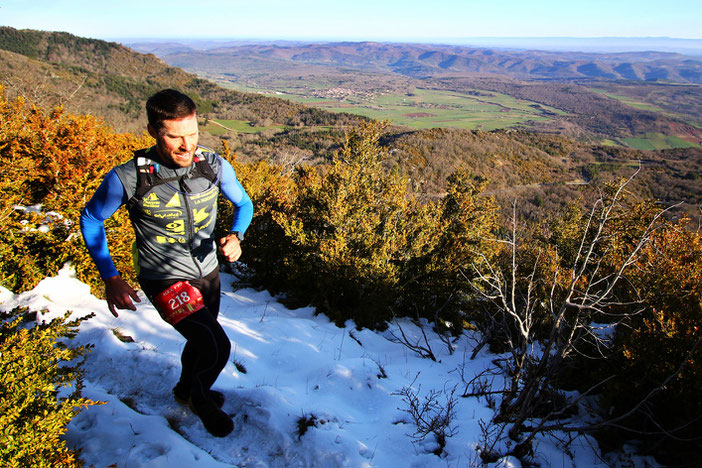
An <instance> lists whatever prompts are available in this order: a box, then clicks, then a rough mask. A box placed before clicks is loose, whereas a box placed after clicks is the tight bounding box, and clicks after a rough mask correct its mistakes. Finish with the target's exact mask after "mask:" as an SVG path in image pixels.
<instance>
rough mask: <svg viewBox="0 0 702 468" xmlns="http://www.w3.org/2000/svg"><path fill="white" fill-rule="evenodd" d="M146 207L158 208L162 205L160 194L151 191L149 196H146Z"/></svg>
mask: <svg viewBox="0 0 702 468" xmlns="http://www.w3.org/2000/svg"><path fill="white" fill-rule="evenodd" d="M143 206H144V208H158V207H160V206H161V200H159V199H158V195H156V194H155V193H153V192H151V193H150V194H149V195H148V196H146V197H145V198H144V205H143Z"/></svg>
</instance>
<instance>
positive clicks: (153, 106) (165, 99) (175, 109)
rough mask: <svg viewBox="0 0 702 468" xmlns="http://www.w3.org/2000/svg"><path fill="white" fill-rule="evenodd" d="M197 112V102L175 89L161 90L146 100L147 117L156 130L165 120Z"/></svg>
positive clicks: (180, 117)
mask: <svg viewBox="0 0 702 468" xmlns="http://www.w3.org/2000/svg"><path fill="white" fill-rule="evenodd" d="M195 112H197V106H196V105H195V102H193V100H192V99H190V98H189V97H188V96H186V95H185V94H183V93H181V92H180V91H176V90H175V89H164V90H161V91H159V92H158V93H156V94H154V95H153V96H151V97H150V98H149V100H148V101H146V117H147V119H148V120H149V125H151V126H152V127H153V128H154V129H156V130H158V129H160V128H161V127H162V126H163V121H164V120H175V119H182V118H184V117H188V116H189V115H193V114H194V113H195Z"/></svg>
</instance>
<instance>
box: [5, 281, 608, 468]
mask: <svg viewBox="0 0 702 468" xmlns="http://www.w3.org/2000/svg"><path fill="white" fill-rule="evenodd" d="M222 279H223V281H222V284H223V297H222V308H221V313H220V322H221V323H222V326H223V327H224V328H225V330H226V332H227V335H228V336H229V338H230V340H231V341H232V355H231V358H230V362H229V363H228V364H227V366H226V367H225V369H224V371H223V372H222V374H221V375H220V378H219V379H218V380H217V382H216V383H215V386H214V387H215V388H216V389H218V390H219V391H222V392H223V393H224V394H225V396H226V398H227V400H226V402H225V405H224V408H223V409H224V410H225V411H226V412H228V413H230V414H231V415H233V417H234V423H235V426H236V428H235V430H234V432H233V433H232V434H230V435H229V436H227V437H225V438H222V439H218V438H214V437H212V436H210V435H209V434H208V433H207V431H205V429H204V427H203V426H202V424H201V423H200V421H199V419H198V418H197V417H196V416H194V415H193V414H192V413H191V412H190V411H189V410H188V409H187V408H184V407H182V406H180V405H178V404H177V403H176V402H175V401H174V400H173V399H172V397H171V388H172V387H173V385H174V384H175V383H176V381H177V380H178V376H179V372H180V359H179V357H180V351H181V348H182V346H183V343H184V340H183V339H182V338H181V337H180V335H179V334H178V333H177V332H175V330H173V329H172V328H171V327H170V326H169V325H168V324H166V323H165V322H163V321H162V320H161V319H160V317H159V316H158V314H157V313H156V311H155V310H154V309H153V307H152V306H151V305H150V304H149V303H148V301H146V300H145V299H142V302H141V303H140V304H139V305H138V310H137V311H134V312H132V311H120V316H119V318H114V317H112V315H111V314H110V313H109V311H108V310H107V307H106V304H105V303H104V301H101V300H98V299H97V298H95V297H94V296H92V295H90V292H89V288H88V286H86V285H85V284H83V283H80V282H79V281H78V280H76V279H75V278H74V277H73V275H72V273H71V272H70V270H68V269H63V270H62V271H61V272H60V273H59V275H58V276H57V277H54V278H47V279H45V280H44V281H42V282H41V283H40V284H39V285H38V286H37V287H36V288H35V289H34V290H32V291H28V292H26V293H23V294H20V295H17V296H15V295H13V294H12V293H10V292H9V291H7V290H2V291H0V309H3V310H11V309H12V308H14V307H16V306H19V305H23V306H27V307H29V308H31V309H33V310H41V309H48V311H49V312H48V313H47V314H45V315H44V316H43V317H42V318H43V319H50V318H52V317H54V316H59V315H63V313H64V312H65V311H66V310H72V311H73V313H74V316H83V315H86V314H88V313H91V312H94V313H96V317H94V318H92V319H90V320H87V321H85V322H83V324H82V325H81V329H80V333H79V334H78V336H77V338H76V340H77V341H78V342H80V343H92V344H93V345H94V349H93V350H92V352H91V353H90V354H89V355H88V356H87V359H86V362H85V365H84V369H85V384H86V386H85V389H84V396H87V397H89V398H92V399H94V400H100V401H104V402H106V404H104V405H100V406H93V407H90V408H89V409H87V410H84V411H83V412H81V413H80V414H79V415H78V416H77V417H75V418H74V419H73V421H72V422H71V424H70V425H69V429H68V433H67V435H66V437H67V440H68V441H69V444H71V445H73V446H76V447H80V448H81V449H82V456H83V459H84V460H85V462H86V466H90V465H94V466H95V467H106V466H117V467H120V468H122V467H124V468H133V467H150V468H151V467H164V468H165V467H169V468H178V467H188V468H191V467H223V466H242V467H342V466H343V467H363V466H369V467H371V466H373V467H400V466H408V467H434V466H436V467H439V466H440V467H446V466H475V465H477V464H478V463H479V456H478V453H477V452H476V450H475V448H476V445H477V444H479V443H480V442H481V431H480V426H479V421H480V420H483V421H489V419H490V418H491V416H492V410H490V409H489V408H487V407H486V406H485V405H484V404H483V402H482V401H478V400H477V399H472V398H457V400H458V401H457V410H456V417H455V420H454V423H453V424H454V426H455V427H456V429H457V431H458V433H457V434H456V435H455V436H454V437H452V438H449V439H448V443H447V445H446V449H445V452H444V454H443V455H442V456H441V457H439V456H436V455H434V454H433V453H431V452H432V450H434V449H435V448H436V443H435V441H434V440H433V439H432V438H431V436H430V437H428V438H427V439H426V440H425V441H424V442H413V441H412V439H411V438H410V437H409V436H408V434H412V433H413V432H414V431H415V426H414V425H413V424H411V421H410V418H409V416H408V414H407V413H406V412H404V411H402V409H403V408H404V407H405V404H404V402H403V400H402V397H401V396H399V395H397V392H398V391H399V390H400V389H402V388H403V387H407V386H409V385H411V384H413V382H414V384H413V389H414V390H415V391H416V392H417V393H418V395H419V396H420V397H423V396H424V395H425V394H426V393H427V392H428V391H430V390H437V391H440V390H444V389H448V390H450V389H452V388H454V387H457V388H458V390H457V392H458V393H460V392H461V391H463V389H464V385H465V384H464V383H463V382H462V381H461V376H460V373H461V372H460V371H459V369H463V371H464V374H468V377H469V378H470V377H472V376H473V375H474V374H475V373H476V372H479V371H480V370H482V369H483V368H484V367H485V366H487V365H488V364H489V362H490V360H491V359H493V358H494V356H492V355H488V354H481V355H479V356H478V358H477V359H475V360H474V361H468V362H467V363H466V361H467V358H466V357H465V355H466V354H468V355H469V354H470V351H471V350H472V345H473V344H474V341H472V340H470V339H469V337H468V336H464V337H462V338H461V340H459V341H458V342H457V343H456V346H457V350H456V352H455V353H453V354H452V355H449V353H448V350H447V348H446V346H445V345H444V344H442V343H441V342H440V341H439V340H438V338H436V337H434V338H435V339H433V340H432V336H431V335H430V340H431V341H430V345H431V346H432V349H433V350H434V352H435V353H437V354H438V359H439V361H440V362H433V361H430V360H428V359H422V358H420V357H419V356H417V355H416V354H415V353H413V352H411V351H410V350H409V349H407V348H406V347H404V346H402V345H400V344H398V343H394V342H392V341H390V340H388V339H387V338H388V336H389V334H388V332H385V333H376V332H372V331H369V330H360V331H359V330H356V329H355V328H354V327H353V324H351V323H349V324H347V326H346V327H345V328H339V327H336V326H335V325H334V324H333V323H330V322H329V320H328V319H327V318H326V317H324V316H315V315H314V311H313V309H311V308H303V309H296V310H289V309H287V308H285V307H284V306H282V305H281V304H279V303H278V302H276V301H275V299H274V298H272V297H271V296H270V295H269V294H268V293H266V292H257V291H253V290H250V289H243V290H234V289H233V288H232V287H231V286H230V285H231V283H232V282H233V281H234V277H231V276H228V275H223V278H222ZM142 298H143V296H142ZM401 324H402V327H403V330H404V331H405V333H406V334H409V335H410V336H416V337H418V336H419V335H420V331H419V329H418V328H417V327H416V326H414V325H413V324H412V323H411V322H409V321H403V322H401ZM115 329H118V330H119V334H120V335H121V336H122V340H126V341H122V340H120V339H119V338H118V336H117V335H116V334H115ZM391 329H392V327H391ZM125 337H129V338H125ZM130 339H131V340H130ZM132 340H133V341H132ZM359 343H362V345H363V346H361V345H360V344H359ZM237 366H239V367H240V368H241V370H242V371H243V372H242V371H240V370H237ZM383 374H385V375H386V376H384V375H383ZM303 415H304V416H312V415H313V416H314V417H315V418H316V425H314V426H311V427H310V428H309V429H308V430H307V432H306V433H305V434H304V435H302V436H301V437H299V436H298V433H297V430H298V429H297V421H298V419H299V418H300V417H301V416H303ZM573 450H574V454H575V456H574V459H571V458H570V457H568V456H566V455H565V454H564V453H563V451H562V450H559V449H558V448H556V447H555V446H554V445H553V443H551V442H550V441H548V440H542V441H541V442H540V444H539V446H538V457H539V458H540V459H541V460H543V461H544V462H546V463H549V464H550V465H551V466H605V465H604V464H602V463H601V462H600V461H599V460H598V459H597V457H596V456H595V454H594V452H593V451H592V449H591V448H590V447H589V445H588V443H587V440H583V441H582V443H581V444H579V445H578V444H576V446H575V448H574V449H573ZM503 462H505V463H506V464H503V465H500V466H519V465H518V462H517V461H516V460H503Z"/></svg>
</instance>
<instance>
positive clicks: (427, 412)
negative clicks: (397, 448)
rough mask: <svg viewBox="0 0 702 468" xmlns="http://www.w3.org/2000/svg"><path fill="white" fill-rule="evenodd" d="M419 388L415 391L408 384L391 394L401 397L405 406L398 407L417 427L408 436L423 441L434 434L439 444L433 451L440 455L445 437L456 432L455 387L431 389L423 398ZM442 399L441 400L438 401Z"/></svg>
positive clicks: (444, 445) (444, 444) (451, 435)
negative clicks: (454, 424) (454, 422)
mask: <svg viewBox="0 0 702 468" xmlns="http://www.w3.org/2000/svg"><path fill="white" fill-rule="evenodd" d="M417 376H419V374H417ZM415 381H416V378H415ZM413 383H414V382H413ZM421 390H422V388H421V385H420V386H418V388H417V390H416V391H415V390H414V389H413V388H412V384H410V385H409V386H407V387H403V388H402V389H401V390H400V391H398V392H396V393H393V395H398V396H401V397H402V401H403V402H404V403H405V406H406V407H405V408H398V409H399V410H401V411H404V412H405V413H407V414H409V415H410V418H411V422H412V423H413V424H414V425H415V426H416V428H417V430H416V431H415V432H414V433H413V434H410V436H411V437H412V438H413V439H415V440H416V441H423V440H424V439H426V438H427V436H429V435H430V434H432V435H434V438H435V439H436V442H437V444H438V445H439V447H438V448H437V449H436V450H435V451H434V453H435V454H436V455H440V454H441V453H442V452H443V450H444V447H446V439H448V438H449V437H453V436H454V435H456V434H458V430H457V428H456V427H454V426H453V420H454V419H455V417H456V404H457V400H456V395H455V393H456V388H455V387H454V388H453V389H451V390H447V389H446V388H444V389H442V390H433V389H432V390H429V392H428V393H427V394H426V395H424V398H420V396H419V394H420V392H421ZM442 399H443V400H444V401H443V402H441V401H440V400H442Z"/></svg>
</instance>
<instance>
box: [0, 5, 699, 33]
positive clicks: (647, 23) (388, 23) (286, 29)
mask: <svg viewBox="0 0 702 468" xmlns="http://www.w3.org/2000/svg"><path fill="white" fill-rule="evenodd" d="M0 25H3V26H12V27H15V28H18V29H22V28H30V29H41V30H48V31H67V32H70V33H73V34H76V35H79V36H84V37H92V38H100V39H106V38H107V39H111V38H149V37H158V38H167V37H173V38H199V37H201V38H212V37H227V38H244V39H349V40H410V39H411V40H417V41H427V40H435V39H442V38H443V39H451V38H469V37H563V36H570V37H608V36H620V37H663V36H665V37H677V38H687V39H702V0H668V1H663V2H662V1H660V0H587V1H584V0H570V1H568V0H530V1H529V0H483V1H474V0H422V1H414V0H403V1H400V0H351V1H334V0H324V1H322V0H298V1H295V0H246V1H241V0H228V1H227V0H189V1H184V0H172V1H168V2H166V1H161V0H0Z"/></svg>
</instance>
